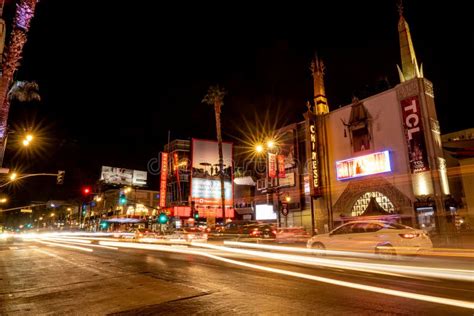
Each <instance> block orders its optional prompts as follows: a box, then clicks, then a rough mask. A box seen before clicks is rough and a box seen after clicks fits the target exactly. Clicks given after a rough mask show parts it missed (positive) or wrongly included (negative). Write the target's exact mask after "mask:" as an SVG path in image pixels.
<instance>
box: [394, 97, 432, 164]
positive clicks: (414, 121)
mask: <svg viewBox="0 0 474 316" xmlns="http://www.w3.org/2000/svg"><path fill="white" fill-rule="evenodd" d="M400 104H401V106H402V114H403V125H404V127H405V136H406V139H407V145H408V159H409V161H410V168H411V173H419V172H424V171H428V170H430V166H429V164H428V154H427V150H426V143H425V135H424V133H423V122H422V115H421V110H420V102H419V101H418V96H412V97H409V98H406V99H404V100H402V101H400Z"/></svg>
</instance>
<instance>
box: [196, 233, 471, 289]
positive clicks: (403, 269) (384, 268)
mask: <svg viewBox="0 0 474 316" xmlns="http://www.w3.org/2000/svg"><path fill="white" fill-rule="evenodd" d="M192 245H193V246H198V247H202V248H209V249H215V250H221V251H227V252H232V253H239V254H243V255H248V256H257V257H263V258H270V259H274V260H282V261H286V262H291V263H303V264H309V265H316V266H324V267H330V268H339V269H345V270H355V271H363V272H369V273H379V274H389V275H393V274H395V275H405V276H406V275H410V276H417V277H431V278H440V279H448V280H457V281H464V282H465V281H468V282H473V281H474V271H471V270H456V269H439V268H426V267H414V266H394V265H388V264H377V263H367V262H354V261H344V260H335V259H325V258H314V257H306V256H298V255H289V254H280V253H270V252H262V251H255V250H246V249H235V248H228V247H223V246H216V245H211V244H204V243H197V242H193V243H192Z"/></svg>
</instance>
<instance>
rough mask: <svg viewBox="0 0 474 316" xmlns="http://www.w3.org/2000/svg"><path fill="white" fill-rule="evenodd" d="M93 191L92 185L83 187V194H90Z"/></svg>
mask: <svg viewBox="0 0 474 316" xmlns="http://www.w3.org/2000/svg"><path fill="white" fill-rule="evenodd" d="M90 193H91V188H90V187H83V188H82V194H84V195H86V196H87V195H89V194H90Z"/></svg>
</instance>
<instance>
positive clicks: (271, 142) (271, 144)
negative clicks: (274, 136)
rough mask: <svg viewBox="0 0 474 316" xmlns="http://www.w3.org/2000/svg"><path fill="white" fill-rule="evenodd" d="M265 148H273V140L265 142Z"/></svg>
mask: <svg viewBox="0 0 474 316" xmlns="http://www.w3.org/2000/svg"><path fill="white" fill-rule="evenodd" d="M267 147H268V148H269V149H272V148H273V147H275V142H274V141H273V140H269V141H268V142H267Z"/></svg>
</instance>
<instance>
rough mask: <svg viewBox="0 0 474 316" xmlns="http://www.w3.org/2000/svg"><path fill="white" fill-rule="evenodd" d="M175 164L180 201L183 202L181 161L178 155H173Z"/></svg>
mask: <svg viewBox="0 0 474 316" xmlns="http://www.w3.org/2000/svg"><path fill="white" fill-rule="evenodd" d="M173 162H174V163H173V164H174V172H175V174H176V181H177V182H178V194H179V201H180V202H181V179H180V178H179V159H178V153H174V154H173Z"/></svg>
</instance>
